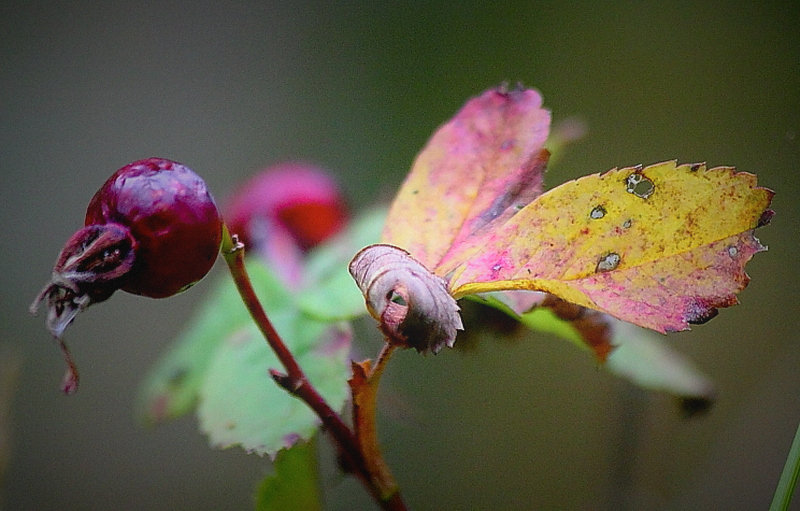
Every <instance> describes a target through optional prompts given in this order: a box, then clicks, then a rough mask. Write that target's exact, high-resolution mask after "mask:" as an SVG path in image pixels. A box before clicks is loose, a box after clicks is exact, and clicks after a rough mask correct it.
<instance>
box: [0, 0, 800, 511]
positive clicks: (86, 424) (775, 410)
mask: <svg viewBox="0 0 800 511" xmlns="http://www.w3.org/2000/svg"><path fill="white" fill-rule="evenodd" d="M799 7H800V6H798V3H797V2H758V3H753V4H752V5H750V6H747V5H745V3H743V2H731V3H723V2H703V3H695V2H689V1H686V2H661V1H649V2H630V3H627V2H615V3H610V2H609V3H605V2H577V3H574V4H571V5H567V4H566V3H562V2H541V3H539V2H530V3H527V2H498V3H495V4H492V5H483V3H482V2H462V3H461V5H460V6H457V7H456V6H447V5H444V4H439V3H433V4H431V5H427V6H423V5H421V3H419V4H416V3H412V4H402V3H392V4H388V5H379V4H378V3H373V2H358V3H346V5H345V4H342V5H336V6H334V5H332V4H330V3H327V2H316V3H309V2H287V3H283V2H274V3H264V2H186V3H179V2H170V1H166V2H138V3H130V4H128V3H121V2H103V3H98V2H83V1H75V2H58V3H56V2H14V1H11V2H4V3H3V5H2V6H1V7H0V41H1V43H0V44H1V45H0V48H2V52H1V53H0V55H1V56H2V64H0V91H2V96H0V155H2V156H1V159H0V180H2V185H1V186H0V190H2V201H0V222H2V228H3V236H2V238H0V243H2V271H0V279H2V281H0V292H1V293H2V306H0V320H1V321H2V325H0V328H2V330H1V331H2V338H1V339H0V344H2V346H3V350H2V352H0V356H2V360H1V361H0V365H2V366H3V370H4V371H5V374H6V375H8V374H9V371H10V369H9V367H10V366H11V365H12V362H13V361H14V360H16V359H17V358H20V359H21V360H22V366H21V369H20V373H19V377H18V379H17V387H16V388H15V392H14V393H13V395H12V398H13V401H12V402H11V403H12V407H11V412H10V413H11V415H10V418H9V416H8V415H7V414H6V413H5V412H4V410H5V409H6V407H7V406H6V405H7V404H8V401H7V400H6V403H5V404H2V406H0V419H1V420H2V423H0V427H2V428H4V429H3V431H0V433H2V434H5V433H4V431H10V433H11V437H10V440H9V438H7V437H3V438H2V440H0V442H2V443H0V447H2V453H0V455H2V454H3V453H9V452H10V454H11V457H10V461H9V464H8V467H7V472H6V474H5V475H6V477H5V480H4V481H3V482H2V487H0V507H2V508H3V509H9V510H34V509H36V510H51V509H52V510H55V509H58V510H64V509H81V510H105V509H152V510H159V509H164V510H167V509H194V510H206V509H207V510H212V509H247V508H250V507H251V505H252V500H251V498H252V497H251V493H252V489H253V488H254V486H255V484H256V483H257V481H258V480H259V479H260V478H261V477H262V476H263V475H264V474H265V473H267V472H268V471H269V469H270V468H269V467H270V465H269V462H268V460H265V459H261V458H257V457H253V456H247V455H245V454H244V453H243V452H242V451H240V450H238V449H232V450H228V451H214V450H210V449H209V448H208V447H207V446H206V443H205V438H204V437H203V436H202V435H201V434H200V433H198V432H197V430H196V423H195V420H194V418H192V417H188V418H185V419H183V420H180V421H178V422H174V423H171V424H168V425H166V426H163V427H159V428H156V429H153V430H146V429H142V428H140V427H139V426H138V425H137V424H136V423H135V421H134V419H133V417H132V413H131V410H132V402H133V400H134V397H135V394H136V388H137V385H138V384H139V381H140V379H141V377H142V375H143V372H144V371H145V370H146V368H147V367H149V366H150V364H151V363H152V362H153V361H154V360H155V359H156V358H157V357H158V356H159V354H160V352H161V350H162V349H163V346H164V345H165V342H166V341H167V340H169V339H171V338H172V337H173V336H174V335H175V334H176V333H177V331H178V330H179V328H180V326H181V324H182V323H183V322H184V321H185V320H186V319H187V317H188V315H189V314H190V312H191V311H192V308H193V306H194V305H195V304H196V303H197V302H198V301H199V300H201V299H202V298H203V296H204V293H206V292H208V290H209V288H210V286H208V283H201V284H198V285H197V286H195V287H194V288H193V289H191V290H190V291H189V292H187V293H185V294H183V295H181V296H178V297H175V298H172V299H169V300H158V301H157V300H148V299H144V298H139V297H134V296H130V295H126V294H123V293H120V294H118V295H117V296H115V297H114V299H112V300H110V301H109V302H107V303H105V304H102V305H98V306H96V307H94V308H92V309H91V310H90V311H89V312H87V313H85V314H83V315H82V317H80V318H79V319H78V321H76V323H75V324H74V325H73V327H72V328H71V329H70V331H69V333H68V341H69V342H70V344H71V346H72V349H73V353H74V355H75V357H76V359H77V361H78V364H79V366H80V368H81V369H82V376H83V379H82V388H81V391H80V392H79V393H78V394H77V395H75V396H73V397H70V398H66V397H64V396H62V395H61V394H60V393H59V391H58V384H59V381H60V377H61V374H62V370H63V363H62V360H61V357H60V354H59V352H58V350H57V348H56V347H55V346H54V345H53V343H52V341H51V339H50V338H49V337H48V335H47V333H46V331H45V329H44V326H43V324H42V318H41V317H38V318H34V317H31V316H29V315H28V313H27V307H28V305H29V303H30V301H31V300H32V299H33V297H34V296H35V295H36V293H37V292H38V291H39V288H40V286H41V285H42V284H43V283H44V281H45V280H46V279H47V278H48V275H49V272H50V268H51V267H52V263H53V261H54V259H55V256H56V255H57V253H58V250H59V249H60V247H61V245H62V243H63V242H64V241H65V240H66V239H67V237H69V236H70V235H71V234H72V233H73V232H74V231H75V230H76V229H77V228H78V227H79V226H80V225H81V222H82V219H83V214H84V211H85V207H86V204H87V202H88V200H89V198H90V197H91V195H92V194H93V193H94V191H95V189H96V188H97V187H98V186H99V185H100V184H101V183H102V182H103V181H104V180H105V179H106V177H107V176H108V175H110V173H111V172H113V171H114V170H116V169H117V168H118V167H120V166H122V165H124V164H125V163H128V162H129V161H132V160H135V159H139V158H143V157H147V156H163V157H168V158H173V159H177V160H179V161H182V162H184V163H186V164H187V165H189V166H191V167H192V168H194V169H195V170H196V171H197V172H198V173H200V174H202V175H203V176H204V177H205V178H206V180H207V182H208V183H209V185H210V187H211V188H212V190H214V191H215V194H216V196H217V198H218V200H219V201H220V202H222V201H224V199H225V197H226V196H227V194H228V193H229V192H230V191H231V190H232V187H233V186H234V185H235V184H236V183H237V182H238V181H240V180H241V179H242V178H244V177H245V176H247V175H249V174H250V173H251V172H253V171H255V170H256V169H258V168H260V167H262V166H264V165H266V164H269V163H272V162H275V161H278V160H282V159H286V158H297V157H301V158H304V159H309V160H312V161H315V162H318V163H321V164H323V165H326V166H328V167H329V168H331V169H333V170H334V171H335V172H336V173H337V175H338V177H339V178H340V179H341V181H342V183H343V185H344V187H345V189H346V193H347V194H348V197H349V199H350V200H351V202H352V204H353V205H354V208H356V209H358V208H362V207H366V206H367V205H370V204H374V203H375V202H378V201H381V200H384V201H388V200H389V199H390V198H391V197H392V195H393V193H394V190H395V189H396V187H397V186H398V184H399V183H400V182H401V180H402V178H403V177H404V175H405V173H406V172H407V170H408V168H409V166H410V163H411V161H412V159H413V158H414V156H415V154H416V153H417V151H418V150H419V149H420V148H421V147H422V145H423V144H424V143H425V141H426V139H427V137H428V136H429V135H430V134H431V133H432V131H433V130H434V129H435V128H436V127H437V126H438V125H439V124H441V123H442V122H444V121H445V120H446V119H448V118H449V117H450V116H452V115H453V114H454V113H455V111H456V110H457V109H458V108H459V107H460V106H461V105H462V104H463V103H464V101H466V99H467V98H468V97H470V96H473V95H476V94H478V93H480V92H481V91H482V90H484V89H486V88H488V87H491V86H494V85H496V84H498V83H500V82H503V81H509V82H512V83H513V82H516V81H522V82H524V83H525V84H526V85H530V86H534V87H536V88H538V89H539V90H540V91H541V92H542V94H543V95H544V98H545V104H546V105H547V106H548V107H549V108H550V109H551V110H552V111H553V117H554V119H555V121H558V120H561V119H565V118H567V117H569V116H575V115H577V116H580V117H581V118H582V119H584V120H585V121H586V122H587V124H588V126H589V132H588V134H587V136H586V137H585V138H584V139H583V140H582V141H581V142H580V143H578V144H576V145H574V146H572V147H570V148H569V150H568V152H567V154H566V155H565V156H564V157H563V158H562V159H561V160H560V161H559V162H558V164H557V168H554V169H553V171H552V172H551V173H550V174H549V177H548V179H547V181H548V183H549V184H550V185H551V186H552V185H555V184H558V183H560V182H562V181H564V180H565V179H568V178H573V177H577V176H580V175H583V174H587V173H590V172H598V171H603V170H607V169H609V168H611V167H614V166H618V165H619V166H623V165H633V164H637V163H645V164H647V163H654V162H658V161H662V160H666V159H672V158H677V159H679V160H680V161H681V162H695V161H707V162H708V163H709V165H712V166H713V165H723V164H728V165H736V166H737V167H738V168H740V169H741V170H747V171H751V172H756V173H758V175H759V183H760V184H763V185H764V186H769V187H771V188H773V189H775V190H776V191H777V195H776V197H775V201H774V203H773V207H774V209H775V210H776V211H777V216H776V217H775V219H774V220H773V223H772V225H771V226H770V227H768V228H765V229H762V230H761V231H760V233H759V236H760V238H761V240H762V242H764V243H765V244H767V245H769V247H770V250H769V252H768V253H766V254H760V255H758V256H756V258H755V259H754V260H753V261H752V263H751V264H750V265H749V267H748V270H749V273H750V274H751V276H752V277H753V281H752V283H751V284H750V287H749V288H748V289H747V290H746V291H745V292H744V293H742V295H741V300H742V302H743V303H742V305H740V306H738V307H735V308H733V309H729V310H725V311H722V312H721V314H720V316H719V317H718V318H716V319H715V320H713V321H712V322H711V323H709V324H707V325H704V326H700V327H696V328H695V330H693V331H692V332H690V333H681V334H675V335H672V336H671V339H672V340H673V342H674V346H675V347H676V349H679V350H680V351H682V352H684V353H686V354H688V355H689V356H691V357H692V358H693V359H694V360H695V361H696V363H697V364H698V366H700V367H701V368H703V369H704V370H705V371H706V372H707V373H708V374H709V375H710V376H711V377H713V379H714V380H715V381H716V383H717V385H718V391H719V401H718V404H717V406H716V407H715V408H714V409H713V410H712V411H711V413H710V414H708V415H707V416H705V417H701V418H698V419H693V420H688V421H687V420H684V419H682V418H681V417H680V416H679V414H678V413H677V412H676V407H675V403H674V402H673V401H672V399H671V398H669V397H668V396H663V395H650V394H646V393H643V392H641V391H639V390H638V389H634V388H632V387H631V386H630V385H629V384H627V383H625V382H623V381H621V380H618V379H616V378H614V377H613V376H610V375H609V374H607V373H606V372H604V371H601V370H597V368H596V366H595V364H594V362H593V361H592V360H591V359H590V358H589V357H587V356H586V354H585V353H582V352H579V351H578V350H577V349H575V348H574V347H573V346H572V345H570V344H569V343H566V342H561V341H556V340H554V339H552V338H548V337H546V336H541V335H540V336H536V335H529V336H526V337H525V338H523V339H520V340H519V341H518V342H515V343H497V342H493V341H491V340H488V341H487V342H485V343H483V344H481V345H480V346H479V347H478V348H477V349H476V350H474V351H472V352H471V353H467V354H465V353H460V352H456V351H452V350H449V351H447V352H444V353H442V354H440V355H439V356H436V357H433V356H429V357H421V356H418V355H416V354H414V353H410V352H409V353H404V354H401V356H398V357H397V360H395V361H394V363H393V364H392V365H391V366H390V367H389V371H388V374H387V376H386V379H385V384H386V387H385V389H384V391H383V394H382V395H381V398H382V407H381V409H382V411H383V416H382V417H381V424H380V428H381V429H380V434H381V437H382V439H383V442H384V447H385V454H386V457H387V458H388V460H389V463H390V464H391V465H392V467H393V468H394V471H395V474H396V476H397V478H398V479H399V481H400V483H401V485H402V487H403V489H404V492H405V495H406V498H407V501H408V503H409V504H410V505H411V507H412V508H414V509H556V508H558V509H626V508H628V509H671V510H683V509H712V508H713V509H765V508H766V506H767V505H768V503H769V501H770V499H771V496H772V491H773V489H774V486H775V484H776V483H777V480H778V476H779V474H780V471H781V468H782V466H783V462H784V457H785V454H786V452H787V450H788V448H789V444H790V442H791V439H792V436H793V434H794V431H795V428H796V426H797V423H798V421H800V370H799V369H800V349H798V328H799V327H800V314H799V313H798V312H799V311H798V301H799V300H798V299H799V298H800V296H798V279H797V274H798V270H797V267H798V249H800V246H798V232H799V231H800V229H798V227H797V226H798V225H799V224H800V208H798V197H800V184H799V183H798V178H797V173H798V170H800V168H799V164H800V140H798V137H799V136H800V44H798V43H799V42H800V36H799V35H798V33H800V8H799ZM221 270H222V268H221V265H217V268H216V270H215V273H216V275H215V277H217V278H219V277H220V276H221V273H222V272H221ZM363 332H365V334H364V335H362V339H361V340H360V341H359V344H358V347H359V349H360V350H361V352H362V353H365V354H368V355H370V356H371V355H373V354H374V353H375V351H376V350H377V347H378V344H379V339H378V337H377V333H376V332H375V331H374V329H373V328H372V326H371V325H369V326H368V327H366V328H365V329H364V330H363ZM331 456H332V454H331V452H330V449H329V448H328V447H327V446H326V447H325V452H324V453H323V458H324V463H325V464H326V466H327V467H328V468H327V469H326V472H325V483H326V488H327V490H326V492H327V496H328V501H329V502H328V503H329V508H330V509H342V510H344V509H370V506H371V503H370V502H369V501H368V500H367V499H366V497H365V496H364V494H363V491H362V489H361V488H360V487H359V486H358V485H357V484H356V483H355V482H354V481H352V480H351V479H347V478H342V477H341V476H339V475H337V474H336V473H335V472H334V471H333V470H331V468H330V467H331V466H332V461H331ZM0 459H2V458H0ZM794 508H795V509H800V497H798V498H797V499H796V502H795V506H794Z"/></svg>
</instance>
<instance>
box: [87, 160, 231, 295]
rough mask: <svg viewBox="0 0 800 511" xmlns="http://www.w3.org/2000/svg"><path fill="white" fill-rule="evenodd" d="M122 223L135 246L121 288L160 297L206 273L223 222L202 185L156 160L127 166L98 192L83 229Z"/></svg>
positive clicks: (173, 164) (179, 167) (175, 165)
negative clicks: (129, 269) (133, 254)
mask: <svg viewBox="0 0 800 511" xmlns="http://www.w3.org/2000/svg"><path fill="white" fill-rule="evenodd" d="M102 224H120V225H124V226H126V227H127V228H128V229H130V232H131V236H132V237H133V239H134V240H135V242H136V246H135V255H136V257H135V261H134V265H133V269H132V271H131V273H130V275H129V276H128V278H127V279H126V282H125V283H124V285H123V286H122V289H123V290H124V291H128V292H130V293H134V294H139V295H144V296H150V297H154V298H162V297H166V296H171V295H173V294H175V293H177V292H179V291H181V290H183V289H185V288H186V287H188V286H191V285H192V284H194V283H195V282H197V281H198V280H200V279H201V278H203V276H204V275H205V274H206V273H208V271H209V269H210V268H211V266H212V265H213V264H214V261H215V260H216V257H217V252H218V251H219V246H220V242H221V239H222V222H221V220H220V216H219V212H218V211H217V207H216V204H215V203H214V199H213V198H212V197H211V195H210V193H209V192H208V190H207V189H206V185H205V182H204V181H203V180H202V179H201V178H200V177H199V176H198V175H197V174H195V173H194V172H193V171H192V170H191V169H189V168H188V167H186V166H184V165H182V164H180V163H177V162H173V161H170V160H165V159H160V158H149V159H146V160H140V161H136V162H133V163H131V164H129V165H126V166H124V167H122V168H121V169H119V170H118V171H117V172H115V173H114V174H113V175H112V176H111V177H110V178H109V179H108V180H107V181H106V182H105V184H103V186H102V187H101V188H100V189H99V190H98V191H97V193H96V194H95V195H94V197H93V198H92V200H91V202H90V203H89V207H88V209H87V211H86V220H85V225H87V226H89V225H102Z"/></svg>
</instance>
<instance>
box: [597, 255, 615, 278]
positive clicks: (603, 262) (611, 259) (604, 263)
mask: <svg viewBox="0 0 800 511" xmlns="http://www.w3.org/2000/svg"><path fill="white" fill-rule="evenodd" d="M620 260H621V258H620V257H619V254H617V253H616V252H609V253H608V254H606V255H604V256H603V257H601V258H600V260H599V261H598V262H597V268H595V271H596V272H597V273H603V272H607V271H611V270H614V269H616V268H617V266H619V262H620Z"/></svg>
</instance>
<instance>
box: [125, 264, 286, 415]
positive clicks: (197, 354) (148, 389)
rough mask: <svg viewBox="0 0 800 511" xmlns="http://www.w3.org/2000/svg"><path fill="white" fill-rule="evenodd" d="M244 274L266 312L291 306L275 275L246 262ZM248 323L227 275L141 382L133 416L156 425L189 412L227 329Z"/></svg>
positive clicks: (210, 292) (239, 298)
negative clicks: (248, 276) (246, 275)
mask: <svg viewBox="0 0 800 511" xmlns="http://www.w3.org/2000/svg"><path fill="white" fill-rule="evenodd" d="M247 271H248V273H249V275H250V279H251V281H252V283H253V287H254V288H255V290H256V293H257V294H258V295H259V297H260V298H261V300H262V302H263V304H264V307H265V308H266V309H267V310H268V311H269V310H270V309H279V308H282V306H281V305H280V304H285V303H290V302H291V300H292V298H291V295H290V294H289V292H288V291H287V290H286V288H285V286H284V285H283V284H282V283H281V281H280V280H279V279H278V277H276V276H275V275H274V274H273V273H272V272H271V271H270V270H269V269H268V268H266V267H265V266H264V265H263V264H261V263H260V262H259V261H258V260H252V261H248V262H247ZM248 323H252V319H251V317H250V314H249V313H248V312H247V309H246V308H245V306H244V304H243V303H242V299H241V297H240V296H239V293H238V291H237V290H236V287H235V286H234V284H233V282H232V281H231V279H230V278H229V277H228V276H227V274H226V275H224V276H222V279H221V280H218V281H217V282H216V283H215V284H214V285H212V286H211V289H210V290H209V292H208V295H207V297H206V299H205V300H204V302H203V303H202V304H201V305H200V307H199V308H198V309H197V311H196V312H195V313H194V314H193V315H192V317H191V319H190V320H189V321H188V322H187V323H186V326H185V327H184V329H183V331H182V332H181V333H180V334H179V335H178V337H177V338H176V339H175V340H174V341H173V342H172V343H171V345H170V346H169V348H167V350H166V352H165V354H164V355H162V357H161V358H160V359H159V360H158V361H157V362H156V364H155V365H154V366H153V367H152V368H151V369H150V371H149V372H148V374H147V376H145V378H144V379H143V381H142V384H141V386H140V388H139V395H138V398H137V402H136V406H135V414H136V416H137V417H138V418H139V419H140V420H141V421H143V422H144V423H146V424H155V423H157V422H160V421H163V420H167V419H173V418H176V417H179V416H181V415H184V414H185V413H187V412H189V411H190V410H191V409H192V408H193V407H194V406H195V404H196V403H197V395H198V390H199V388H200V385H201V384H202V382H203V379H204V378H205V374H206V372H207V371H208V367H209V365H210V364H211V361H212V359H213V358H214V354H215V353H216V351H217V349H218V348H219V346H220V344H222V342H223V340H224V339H225V338H226V337H227V336H228V335H229V334H230V332H231V331H233V330H236V329H238V328H240V327H242V326H243V325H246V324H248Z"/></svg>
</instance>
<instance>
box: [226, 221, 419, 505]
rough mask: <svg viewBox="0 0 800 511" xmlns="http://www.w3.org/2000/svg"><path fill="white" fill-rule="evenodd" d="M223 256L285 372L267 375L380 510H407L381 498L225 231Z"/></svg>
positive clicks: (351, 438) (396, 499)
mask: <svg viewBox="0 0 800 511" xmlns="http://www.w3.org/2000/svg"><path fill="white" fill-rule="evenodd" d="M222 256H223V258H224V259H225V262H226V263H227V265H228V269H229V270H230V272H231V276H232V277H233V280H234V282H235V283H236V288H237V289H238V291H239V294H240V295H241V297H242V301H243V302H244V304H245V306H247V310H248V311H249V312H250V315H251V316H252V317H253V320H254V321H255V322H256V325H258V328H259V329H260V330H261V332H262V333H263V334H264V338H265V339H266V341H267V343H268V344H269V346H270V348H272V350H273V351H274V352H275V354H276V356H277V357H278V360H280V362H281V364H282V365H283V367H284V369H285V370H286V373H285V374H284V373H281V372H280V371H276V370H272V371H270V374H271V375H272V378H273V379H274V380H275V381H276V383H278V385H280V386H281V387H283V388H284V389H285V390H286V391H288V392H289V393H290V394H292V395H294V396H295V397H297V398H299V399H301V400H302V401H304V402H305V403H306V404H307V405H308V406H309V407H310V408H311V409H312V410H313V411H314V413H316V414H317V416H318V417H319V418H320V420H321V421H322V423H323V425H324V426H325V428H326V429H327V430H328V431H329V432H330V434H331V436H332V437H333V439H334V440H335V441H336V443H337V444H339V447H340V450H341V453H342V456H344V461H345V462H346V463H347V465H348V466H349V467H352V470H353V471H354V472H355V474H356V475H357V476H358V478H359V479H360V480H361V481H362V483H363V484H364V486H365V487H366V488H367V490H368V491H369V493H370V494H371V495H372V496H373V498H374V499H375V501H376V502H377V503H378V504H379V505H380V506H381V508H382V509H384V510H387V511H404V510H405V509H406V507H405V504H404V503H403V500H402V497H401V496H400V492H399V491H396V492H394V493H393V494H392V495H391V496H390V497H388V498H387V496H386V495H384V494H383V492H382V490H381V488H380V485H379V483H378V481H377V480H376V477H375V475H373V474H371V473H370V471H369V469H368V464H367V463H366V461H365V459H364V454H363V453H362V451H361V450H360V449H359V446H358V441H357V439H356V437H355V434H354V433H353V431H352V430H351V429H350V427H349V426H347V424H345V422H344V421H343V420H342V418H341V417H340V416H339V414H338V413H336V411H335V410H333V409H332V408H331V407H330V405H328V403H327V402H326V401H325V399H324V398H323V397H322V395H320V393H319V392H318V391H317V389H316V388H315V387H314V386H313V385H312V384H311V382H310V381H309V380H308V378H307V377H306V375H305V373H304V372H303V370H302V369H301V368H300V365H299V364H298V363H297V360H296V359H295V358H294V355H293V354H292V352H291V351H290V350H289V348H288V347H287V346H286V344H285V343H284V342H283V340H282V339H281V336H280V334H278V332H277V330H275V327H274V326H273V325H272V322H271V321H270V320H269V317H268V316H267V313H266V312H265V311H264V308H263V307H262V305H261V302H260V301H259V299H258V297H257V296H256V293H255V290H254V289H253V286H252V284H251V283H250V278H249V276H248V274H247V270H246V268H245V265H244V245H243V244H242V243H240V242H239V241H238V239H237V238H236V236H231V235H230V233H229V232H228V230H227V228H225V229H224V234H223V242H222Z"/></svg>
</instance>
